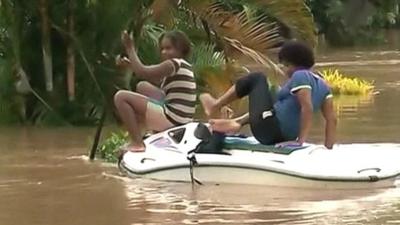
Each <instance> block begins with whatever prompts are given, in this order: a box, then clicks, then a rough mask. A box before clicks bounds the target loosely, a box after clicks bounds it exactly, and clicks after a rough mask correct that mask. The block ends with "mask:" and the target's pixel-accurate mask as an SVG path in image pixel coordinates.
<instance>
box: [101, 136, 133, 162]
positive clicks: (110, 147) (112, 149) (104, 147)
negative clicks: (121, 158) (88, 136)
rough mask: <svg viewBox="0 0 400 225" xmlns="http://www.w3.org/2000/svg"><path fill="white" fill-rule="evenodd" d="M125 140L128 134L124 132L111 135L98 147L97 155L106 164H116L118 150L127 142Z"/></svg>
mask: <svg viewBox="0 0 400 225" xmlns="http://www.w3.org/2000/svg"><path fill="white" fill-rule="evenodd" d="M127 139H128V133H126V132H122V131H119V132H116V133H112V134H111V136H110V137H108V138H107V139H106V140H104V141H103V142H102V143H101V145H100V147H99V152H98V154H99V156H100V158H101V159H103V160H105V161H106V162H117V161H118V153H119V151H120V148H121V146H123V145H124V144H125V143H126V142H127Z"/></svg>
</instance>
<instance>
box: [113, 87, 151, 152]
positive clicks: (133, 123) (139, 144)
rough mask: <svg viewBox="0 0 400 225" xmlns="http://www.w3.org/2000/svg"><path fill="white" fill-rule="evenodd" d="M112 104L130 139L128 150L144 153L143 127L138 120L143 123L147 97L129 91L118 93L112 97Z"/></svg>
mask: <svg viewBox="0 0 400 225" xmlns="http://www.w3.org/2000/svg"><path fill="white" fill-rule="evenodd" d="M114 102H115V106H116V108H117V110H118V113H119V115H120V117H121V120H122V121H123V122H124V124H125V126H126V128H127V130H128V132H129V135H130V138H131V142H130V144H129V145H128V150H129V151H134V152H140V151H144V150H145V146H144V143H143V141H142V132H143V129H144V127H142V126H141V125H140V124H139V120H141V121H144V117H145V115H146V107H147V102H148V99H147V97H145V96H143V95H140V94H137V93H134V92H130V91H118V92H117V93H116V94H115V96H114Z"/></svg>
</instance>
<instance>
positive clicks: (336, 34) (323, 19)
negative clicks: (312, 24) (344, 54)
mask: <svg viewBox="0 0 400 225" xmlns="http://www.w3.org/2000/svg"><path fill="white" fill-rule="evenodd" d="M306 2H307V4H308V5H309V6H310V8H311V11H312V13H313V15H314V18H315V21H316V23H317V25H318V31H319V33H320V34H324V35H325V38H326V39H327V41H328V42H329V43H330V44H332V45H338V46H342V45H371V44H380V43H383V42H384V41H385V37H384V30H383V29H384V28H389V27H395V26H396V25H399V24H400V23H399V22H400V12H399V7H400V1H399V0H385V1H374V0H368V1H364V0H307V1H306Z"/></svg>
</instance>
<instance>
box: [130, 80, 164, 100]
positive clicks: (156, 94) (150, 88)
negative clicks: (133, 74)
mask: <svg viewBox="0 0 400 225" xmlns="http://www.w3.org/2000/svg"><path fill="white" fill-rule="evenodd" d="M136 92H137V93H139V94H142V95H144V96H147V97H149V98H152V99H155V100H157V101H162V100H163V99H164V98H165V94H164V92H163V91H162V90H161V89H160V88H158V87H156V86H154V85H152V84H151V83H149V82H147V81H140V82H139V83H138V84H137V85H136Z"/></svg>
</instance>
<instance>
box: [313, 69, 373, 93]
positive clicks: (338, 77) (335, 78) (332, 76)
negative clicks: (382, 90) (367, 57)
mask: <svg viewBox="0 0 400 225" xmlns="http://www.w3.org/2000/svg"><path fill="white" fill-rule="evenodd" d="M320 74H321V75H322V77H323V78H324V79H325V80H326V82H327V83H328V84H329V85H330V87H331V88H332V92H333V94H334V95H370V94H372V92H373V90H374V85H373V83H372V82H369V81H366V80H363V79H360V78H356V77H353V78H351V76H348V75H344V74H342V73H341V72H340V71H339V70H338V69H325V70H322V71H321V72H320Z"/></svg>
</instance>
